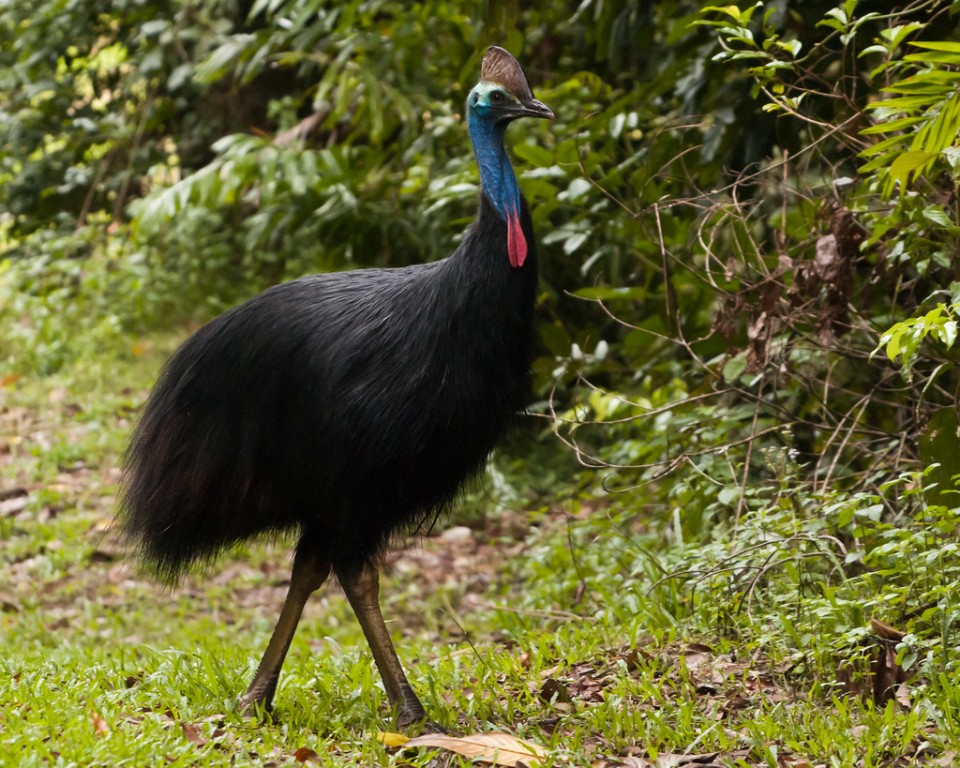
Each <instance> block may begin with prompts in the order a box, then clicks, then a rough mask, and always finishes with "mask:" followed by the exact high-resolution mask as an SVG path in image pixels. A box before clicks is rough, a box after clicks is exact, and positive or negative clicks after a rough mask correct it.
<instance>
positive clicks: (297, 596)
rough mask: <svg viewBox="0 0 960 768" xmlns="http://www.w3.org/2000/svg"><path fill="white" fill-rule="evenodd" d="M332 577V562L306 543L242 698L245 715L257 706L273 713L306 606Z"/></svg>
mask: <svg viewBox="0 0 960 768" xmlns="http://www.w3.org/2000/svg"><path fill="white" fill-rule="evenodd" d="M329 574H330V563H328V562H327V561H326V560H324V559H322V558H321V557H319V556H318V555H317V554H316V553H315V552H314V551H312V550H311V549H308V548H307V547H306V546H305V545H304V543H303V541H301V543H300V545H298V547H297V553H296V555H294V558H293V573H292V574H291V576H290V588H289V589H288V590H287V597H286V599H285V600H284V601H283V608H282V609H281V611H280V618H279V619H278V620H277V626H276V627H275V628H274V630H273V634H272V635H271V636H270V642H269V643H268V645H267V650H266V651H265V652H264V654H263V658H262V659H261V660H260V666H259V667H257V673H256V674H255V675H254V676H253V680H252V681H251V682H250V686H249V687H248V688H247V692H246V693H245V694H243V696H241V697H240V707H241V709H242V711H243V713H244V714H245V715H252V714H254V711H255V709H256V708H257V707H262V708H263V709H265V710H269V709H270V708H271V707H272V706H273V694H274V693H276V690H277V682H278V681H279V679H280V667H282V666H283V660H284V658H286V655H287V651H288V650H289V649H290V642H291V641H292V640H293V633H294V632H296V630H297V624H298V623H299V622H300V615H301V614H302V613H303V606H305V605H306V604H307V600H308V599H309V598H310V595H312V594H313V593H314V592H316V591H317V590H318V589H319V588H320V587H321V585H322V584H323V582H324V581H326V578H327V576H328V575H329Z"/></svg>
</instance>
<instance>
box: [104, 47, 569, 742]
mask: <svg viewBox="0 0 960 768" xmlns="http://www.w3.org/2000/svg"><path fill="white" fill-rule="evenodd" d="M466 115H467V126H468V128H469V132H470V138H471V140H472V142H473V148H474V152H475V154H476V158H477V163H478V164H479V167H480V180H481V188H482V193H481V195H480V206H479V213H478V215H477V219H476V221H475V222H474V224H473V225H472V226H471V227H470V228H469V229H468V230H467V232H466V233H465V235H464V237H463V240H462V242H461V243H460V246H459V247H458V248H457V249H456V251H455V252H454V253H453V255H452V256H450V257H448V258H446V259H444V260H442V261H438V262H434V263H429V264H420V265H416V266H411V267H404V268H399V269H363V270H355V271H350V272H340V273H334V274H322V275H313V276H310V277H304V278H301V279H299V280H294V281H292V282H289V283H285V284H283V285H278V286H275V287H273V288H271V289H269V290H267V291H265V292H263V293H261V294H260V295H259V296H256V297H254V298H252V299H250V300H249V301H247V302H246V303H244V304H241V305H239V306H237V307H234V308H233V309H231V310H229V311H228V312H226V313H225V314H223V315H221V316H220V317H218V318H217V319H215V320H213V321H212V322H211V323H209V324H208V325H206V326H204V327H203V328H201V329H200V330H199V331H197V332H196V333H195V334H194V335H193V336H192V337H191V338H190V339H188V340H187V341H186V342H185V343H184V344H183V346H181V347H180V349H179V350H178V351H177V352H176V353H175V354H174V355H173V357H172V358H171V359H170V360H169V362H168V363H167V364H166V366H165V368H164V370H163V371H162V373H161V374H160V377H159V380H158V382H157V384H156V387H155V389H154V390H153V393H152V394H151V396H150V398H149V400H148V402H147V404H146V407H145V409H144V412H143V415H142V417H141V419H140V421H139V423H138V425H137V427H136V428H135V431H134V434H133V437H132V439H131V442H130V446H129V448H128V451H127V454H126V457H125V463H124V473H123V480H122V491H121V501H120V515H119V517H120V522H121V525H122V529H123V531H124V533H125V535H126V536H127V537H128V538H129V539H131V540H132V541H133V542H135V543H136V545H137V546H138V548H139V552H140V555H141V557H142V559H143V560H144V561H145V562H146V563H147V564H148V565H149V566H152V568H153V570H154V571H155V572H156V573H157V574H159V576H161V577H162V578H164V579H165V580H167V581H168V582H170V583H173V582H175V581H176V580H177V578H178V577H179V576H180V575H182V574H183V573H184V572H185V571H186V570H188V569H189V568H190V566H191V565H194V564H197V563H200V564H203V563H205V562H208V561H209V560H211V559H212V558H213V557H214V556H216V555H217V554H218V553H220V552H221V551H222V550H224V549H225V548H226V547H228V546H230V545H231V544H234V543H236V542H239V541H242V540H245V539H248V538H250V537H254V536H257V535H258V534H264V533H270V532H280V531H287V530H293V531H296V532H297V533H298V534H299V539H298V541H297V545H296V552H295V555H294V561H293V572H292V576H291V580H290V587H289V591H288V593H287V597H286V600H285V601H284V604H283V608H282V611H281V613H280V618H279V620H278V622H277V625H276V629H275V630H274V632H273V635H272V637H271V639H270V642H269V644H268V646H267V649H266V652H265V653H264V656H263V659H262V661H261V662H260V666H259V668H258V669H257V672H256V675H255V676H254V678H253V681H252V682H251V683H250V686H249V688H248V689H247V691H246V693H245V694H244V695H243V697H242V698H241V702H240V703H241V706H242V707H243V709H244V711H246V712H252V711H255V710H256V709H257V708H264V709H269V708H270V707H271V705H272V701H273V696H274V692H275V691H276V687H277V681H278V679H279V675H280V667H281V666H282V664H283V660H284V657H285V655H286V653H287V650H288V648H289V647H290V641H291V639H292V638H293V634H294V631H295V630H296V627H297V623H298V621H299V619H300V615H301V612H302V610H303V607H304V605H305V603H306V601H307V599H308V598H309V596H310V594H311V593H312V592H314V591H315V590H316V589H318V588H319V587H320V586H321V585H322V584H323V582H324V581H325V580H326V578H327V576H328V575H329V574H330V572H331V571H332V572H333V573H334V574H335V575H336V577H337V579H338V580H339V582H340V584H341V586H342V587H343V590H344V592H345V593H346V596H347V599H348V600H349V601H350V605H351V606H352V607H353V610H354V612H355V613H356V615H357V619H358V620H359V622H360V625H361V627H362V628H363V632H364V634H365V636H366V638H367V641H368V643H369V645H370V648H371V650H372V651H373V657H374V660H375V661H376V664H377V667H378V669H379V671H380V675H381V677H382V678H383V682H384V686H385V689H386V693H387V697H388V699H389V701H390V705H391V707H393V709H394V711H395V713H396V715H397V721H398V724H399V725H400V726H401V727H406V726H409V725H411V724H413V723H416V722H418V721H421V720H423V719H424V717H425V713H424V710H423V707H422V706H421V704H420V701H419V700H418V699H417V696H416V694H415V693H414V692H413V690H412V688H411V687H410V685H409V683H408V682H407V679H406V677H405V675H404V673H403V669H402V668H401V665H400V661H399V659H398V658H397V654H396V652H395V651H394V648H393V644H392V643H391V641H390V636H389V634H388V632H387V629H386V626H385V625H384V621H383V617H382V615H381V613H380V607H379V603H378V589H379V580H378V574H377V567H376V564H377V560H378V556H379V555H381V554H382V553H383V551H384V549H385V547H386V545H387V543H388V541H389V539H390V537H391V535H392V534H394V533H395V532H398V531H403V530H408V531H409V530H413V529H416V528H418V527H419V526H421V525H422V524H423V523H424V522H425V521H427V520H430V519H432V518H433V517H434V516H435V515H437V514H439V513H440V512H442V511H443V510H445V509H446V508H447V507H448V506H449V505H450V504H451V502H452V501H453V500H454V498H455V497H456V495H457V493H458V491H459V490H460V489H461V488H462V486H463V485H464V483H465V482H466V481H467V480H469V479H470V478H471V477H473V476H476V475H477V474H478V473H479V472H480V470H481V469H482V467H483V465H484V463H485V461H486V459H487V457H488V456H489V454H490V452H491V451H492V450H493V448H494V447H495V446H496V444H497V442H498V440H499V439H500V437H501V436H502V435H503V433H504V430H505V428H506V427H507V426H508V424H509V422H510V421H511V420H512V419H513V418H514V417H515V416H516V415H517V414H518V413H520V412H521V411H522V410H523V408H524V407H525V405H526V403H527V398H528V390H529V388H530V364H531V353H532V315H533V307H534V297H535V290H536V279H537V278H536V247H535V243H534V236H533V229H532V226H531V222H530V215H529V212H528V210H527V205H526V202H525V201H524V199H523V197H522V195H521V194H520V189H519V187H518V186H517V180H516V177H515V176H514V172H513V169H512V167H511V165H510V160H509V159H508V157H507V154H506V152H505V150H504V146H503V138H504V131H505V130H506V127H507V125H508V124H509V123H510V122H512V121H513V120H516V119H517V118H521V117H540V118H552V117H553V113H552V112H551V111H550V109H549V108H548V107H547V106H545V105H544V104H543V103H541V102H540V101H538V100H537V99H535V98H534V96H533V93H532V91H531V90H530V86H529V85H528V84H527V80H526V77H525V76H524V74H523V70H522V69H521V68H520V65H519V63H518V62H517V60H516V59H515V58H514V57H513V56H511V55H510V54H509V53H507V51H505V50H503V49H502V48H497V47H491V48H490V49H489V50H488V51H487V52H486V55H485V56H484V58H483V64H482V68H481V80H480V82H479V83H478V84H477V85H476V86H475V87H474V88H473V90H471V91H470V95H469V97H468V98H467V107H466Z"/></svg>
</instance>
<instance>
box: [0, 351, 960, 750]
mask: <svg viewBox="0 0 960 768" xmlns="http://www.w3.org/2000/svg"><path fill="white" fill-rule="evenodd" d="M170 346H171V344H170V343H169V342H167V341H166V340H163V341H160V342H158V343H156V344H155V345H154V346H150V345H148V346H147V347H146V348H145V349H142V350H138V351H140V352H143V353H144V354H143V355H142V357H141V358H140V359H138V360H137V361H136V362H134V363H131V364H129V365H126V366H120V367H118V366H117V365H116V364H115V363H113V362H111V363H109V364H103V365H102V366H101V365H98V364H97V363H96V362H95V361H93V362H91V363H89V364H87V365H85V366H83V367H82V368H79V369H76V370H72V371H70V372H68V373H65V374H62V375H60V376H58V377H53V378H50V379H47V380H44V381H42V382H37V381H27V380H23V379H15V378H12V377H8V378H7V379H4V380H3V383H2V388H0V435H2V437H0V610H2V612H0V621H2V643H3V652H2V654H0V762H2V763H3V764H6V765H17V766H31V765H58V766H59V765H63V766H67V765H80V766H101V765H102V766H119V765H136V766H140V765H172V766H186V765H191V766H193V765H238V766H239V765H296V764H298V763H307V764H316V765H336V766H342V765H392V764H397V765H428V764H430V765H437V764H454V765H455V764H458V763H457V761H458V760H460V759H461V758H456V757H453V756H451V755H449V754H448V753H444V754H443V755H441V756H438V754H437V753H436V751H434V750H423V749H421V750H398V749H391V748H387V747H385V746H384V745H383V744H382V743H381V742H380V741H379V740H378V737H377V735H378V732H380V731H389V730H391V729H392V723H391V722H390V721H389V715H388V713H387V711H386V707H385V697H384V694H383V691H382V688H381V685H380V681H379V679H378V677H377V675H376V673H375V670H374V667H373V664H372V660H371V658H370V655H369V653H368V651H367V649H366V646H365V644H364V641H363V639H362V636H361V634H360V630H359V628H358V627H357V625H356V622H355V621H354V619H353V617H352V615H351V614H350V611H349V608H348V607H347V605H346V602H345V601H344V600H343V598H342V595H341V594H340V593H339V590H338V589H337V588H336V587H335V586H328V587H326V588H325V589H324V590H323V591H322V592H321V593H320V594H318V595H317V596H315V598H314V599H313V601H312V602H311V603H310V604H309V605H308V607H307V611H306V614H305V617H304V621H303V623H302V624H301V627H300V630H299V632H298V634H297V636H296V639H295V641H294V645H293V648H292V650H291V653H290V656H289V657H288V660H287V664H286V666H285V667H284V675H283V678H282V680H281V685H280V689H279V693H278V695H277V700H276V710H275V716H274V719H273V720H272V721H269V722H258V721H250V720H244V719H243V718H241V717H240V716H239V715H238V714H237V712H236V710H235V702H236V698H237V696H238V695H239V694H240V693H241V692H242V691H243V690H244V688H245V686H246V683H247V682H248V680H249V678H250V677H251V675H252V674H253V671H254V668H255V665H256V662H257V660H258V659H259V655H260V653H261V652H262V650H263V648H264V646H265V644H266V641H267V638H268V636H269V633H270V630H271V629H272V624H273V621H274V619H275V617H276V615H277V612H278V610H279V606H280V603H281V601H282V599H283V594H284V590H285V586H286V578H287V575H288V568H289V555H288V552H287V548H286V547H285V546H284V542H272V543H264V544H257V545H253V546H250V547H249V548H246V549H243V550H241V551H238V552H237V553H235V554H234V555H231V556H230V557H228V558H225V559H224V560H223V561H222V562H221V563H220V564H219V565H218V567H217V568H216V569H214V570H213V571H212V572H211V573H209V574H208V575H207V576H206V577H205V578H202V579H201V578H191V579H190V580H188V581H187V582H186V583H184V584H183V585H182V586H181V587H179V588H177V589H175V590H172V591H164V590H161V589H159V588H158V587H156V586H155V585H154V584H152V583H151V582H150V581H149V580H148V579H146V578H145V577H143V576H142V575H141V574H139V573H138V572H137V570H136V567H135V565H134V564H133V563H131V562H129V561H128V560H127V559H125V557H124V553H123V552H122V551H121V549H120V548H119V547H118V545H117V544H116V542H115V540H114V537H113V534H112V531H111V518H112V514H113V505H114V494H115V491H116V479H117V475H116V469H115V466H116V458H117V455H118V453H119V451H120V450H121V449H122V446H123V444H124V441H125V439H126V436H127V434H128V432H129V429H130V425H131V420H132V419H133V418H135V412H136V408H137V407H138V405H139V403H140V402H141V401H142V399H143V397H144V395H145V393H146V390H147V388H148V387H149V385H150V383H151V381H152V379H153V377H154V375H155V372H156V369H157V366H158V364H159V361H160V360H162V358H163V356H164V354H165V353H166V351H167V350H169V348H170ZM498 471H499V472H502V473H503V474H502V475H499V476H498V478H497V480H498V482H494V483H491V484H490V487H491V488H497V489H499V490H497V491H493V490H487V491H485V492H484V493H481V494H479V495H478V496H477V497H475V498H473V499H472V501H471V503H470V504H469V505H468V506H469V508H470V509H471V510H474V511H476V510H477V509H479V508H481V507H485V508H486V509H487V514H485V515H482V516H481V515H472V516H463V515H462V516H461V517H460V518H458V519H459V521H460V522H466V523H467V524H468V525H466V526H464V525H455V524H454V525H452V527H448V528H446V530H439V531H437V532H435V533H433V534H432V535H430V536H429V537H427V538H425V539H424V540H422V541H421V542H420V543H416V544H414V545H412V546H410V547H407V548H406V549H403V550H400V549H398V550H397V551H395V552H393V553H391V555H390V558H389V563H388V567H387V569H386V573H385V577H384V580H383V587H382V601H383V608H384V613H385V615H386V616H387V618H388V620H389V622H390V624H391V627H392V630H393V633H394V637H395V639H396V641H397V644H398V650H399V652H400V654H401V657H402V658H403V659H404V661H405V664H406V667H407V669H408V673H409V676H410V678H411V682H412V683H413V684H414V686H415V688H417V690H418V691H419V693H420V695H421V698H422V700H423V702H424V704H425V706H426V707H427V709H428V710H429V712H430V715H431V717H432V719H433V720H435V721H436V722H438V723H439V724H441V725H443V726H445V727H446V728H447V729H449V730H451V731H453V732H455V733H461V734H466V733H476V732H485V731H502V732H506V733H510V734H513V735H514V736H517V737H519V738H522V739H526V740H528V741H531V742H534V743H536V744H539V745H542V746H543V747H544V748H545V749H546V750H547V753H548V754H549V757H548V759H547V760H546V763H545V764H553V765H592V766H597V767H598V768H603V767H604V766H620V765H625V766H631V768H640V767H641V766H648V765H655V766H662V767H664V768H665V767H666V766H680V765H691V766H709V765H725V766H728V765H736V766H783V767H785V766H794V768H804V767H806V766H818V765H825V766H864V767H865V768H866V767H868V766H894V765H896V766H901V765H902V766H907V765H941V766H950V765H953V764H954V761H955V760H956V759H957V755H958V750H960V693H958V692H957V688H956V687H955V683H956V681H953V680H949V679H945V678H944V679H939V680H938V679H936V678H931V679H927V680H923V681H918V682H916V683H915V684H913V685H912V686H911V688H910V691H909V694H910V695H912V696H913V698H912V700H905V699H904V697H903V696H898V697H896V698H894V699H892V700H891V701H890V702H888V703H887V704H886V705H885V706H882V707H881V706H875V705H873V704H872V703H871V701H870V700H869V697H862V696H846V697H841V696H836V695H833V694H831V691H833V690H834V689H833V688H831V687H830V685H829V684H830V683H832V682H833V680H832V679H831V678H830V675H829V670H826V672H825V671H824V669H823V667H822V665H821V666H820V667H818V668H816V669H814V667H813V666H812V665H810V664H805V663H804V659H803V658H802V657H801V656H799V655H798V652H797V651H796V650H791V647H790V644H789V643H787V642H776V640H775V639H774V640H773V641H771V633H772V631H771V629H770V627H769V626H766V627H765V626H764V625H763V622H764V620H765V619H764V618H763V617H762V616H761V617H751V616H746V615H744V616H743V617H741V619H740V620H739V623H738V624H736V626H735V627H733V629H731V625H730V624H729V623H725V624H724V625H723V626H722V627H721V626H720V625H719V624H717V623H716V616H717V615H718V611H717V610H716V606H710V605H709V604H707V605H704V604H703V603H704V601H700V602H697V601H695V600H693V597H692V591H693V585H692V584H690V583H689V582H687V581H684V580H682V579H668V580H666V581H662V576H663V573H664V571H665V570H669V568H670V558H671V553H670V552H669V550H668V549H667V547H668V543H669V541H670V540H669V537H667V536H665V535H664V534H663V533H662V532H661V531H660V530H659V529H657V528H656V527H650V526H651V523H649V521H648V520H647V519H646V518H645V517H643V516H638V515H636V514H634V513H632V512H630V511H629V510H628V509H626V508H625V507H624V505H616V504H610V503H607V502H605V501H603V500H597V499H593V498H590V497H579V496H577V494H575V493H573V492H572V491H569V490H568V491H567V492H565V493H563V494H561V495H560V496H559V497H557V496H554V497H553V498H552V499H551V501H550V502H549V503H543V504H541V503H537V502H531V501H523V500H522V499H523V494H518V495H517V496H511V495H510V493H509V492H508V491H509V488H511V487H514V486H516V485H517V483H516V482H514V483H512V484H511V478H518V477H519V478H520V479H521V480H522V477H523V472H524V463H523V462H522V461H517V462H514V463H510V462H506V461H504V462H501V464H500V465H499V467H498ZM555 471H556V472H557V473H558V474H559V475H563V473H564V471H565V468H564V467H563V466H562V464H561V465H559V467H558V468H557V469H556V470H555ZM570 474H571V475H572V474H573V468H572V466H571V467H570ZM541 475H543V471H542V470H541ZM541 479H542V478H541ZM504 488H506V489H507V490H506V491H505V490H503V489H504ZM491 496H496V499H493V500H491ZM558 498H559V500H558ZM496 502H499V503H496ZM456 522H457V520H455V521H454V523H456ZM773 634H775V631H773Z"/></svg>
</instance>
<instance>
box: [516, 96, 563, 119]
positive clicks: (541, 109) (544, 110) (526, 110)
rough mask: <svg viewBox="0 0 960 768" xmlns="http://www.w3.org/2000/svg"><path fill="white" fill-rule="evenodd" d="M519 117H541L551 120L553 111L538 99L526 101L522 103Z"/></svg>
mask: <svg viewBox="0 0 960 768" xmlns="http://www.w3.org/2000/svg"><path fill="white" fill-rule="evenodd" d="M520 115H521V116H523V117H542V118H544V119H546V120H553V118H554V117H555V116H554V114H553V110H552V109H550V107H548V106H547V105H546V104H544V103H543V102H542V101H540V100H539V99H527V100H526V101H525V102H523V106H522V108H521V110H520Z"/></svg>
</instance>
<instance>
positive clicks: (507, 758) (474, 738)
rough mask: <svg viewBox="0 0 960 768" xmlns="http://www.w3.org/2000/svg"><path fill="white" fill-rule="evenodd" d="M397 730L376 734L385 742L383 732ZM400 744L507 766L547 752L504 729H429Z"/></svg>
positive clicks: (536, 761)
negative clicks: (456, 732)
mask: <svg viewBox="0 0 960 768" xmlns="http://www.w3.org/2000/svg"><path fill="white" fill-rule="evenodd" d="M398 735H399V734H385V733H382V734H379V738H380V741H382V742H383V743H384V744H387V746H390V744H388V742H387V740H386V739H385V738H384V737H385V736H398ZM398 746H403V747H439V748H440V749H447V750H450V751H451V752H456V753H457V754H458V755H463V756H464V757H469V758H470V759H472V760H477V761H479V762H484V763H490V764H491V765H503V766H507V767H508V768H519V767H520V766H525V765H526V766H530V768H535V767H536V766H538V765H540V761H541V760H542V759H543V758H545V757H546V756H547V752H546V750H544V748H543V747H541V746H539V745H537V744H532V743H531V742H529V741H523V740H522V739H518V738H516V737H515V736H511V735H509V734H507V733H475V734H472V735H470V736H447V735H445V734H442V733H428V734H424V735H423V736H417V737H416V738H415V739H410V740H409V741H407V742H405V743H404V744H400V745H398Z"/></svg>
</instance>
